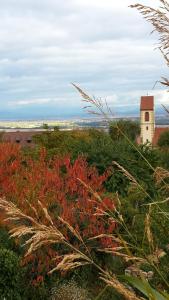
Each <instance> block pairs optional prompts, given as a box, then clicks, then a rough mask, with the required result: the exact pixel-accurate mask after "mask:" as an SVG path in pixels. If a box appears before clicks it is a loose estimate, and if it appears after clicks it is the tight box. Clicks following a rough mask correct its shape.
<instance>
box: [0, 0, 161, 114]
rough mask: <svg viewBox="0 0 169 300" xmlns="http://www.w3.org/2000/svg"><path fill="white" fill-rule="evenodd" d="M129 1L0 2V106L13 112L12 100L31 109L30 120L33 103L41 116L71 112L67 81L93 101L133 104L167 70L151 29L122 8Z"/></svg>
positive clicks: (75, 101) (74, 103)
mask: <svg viewBox="0 0 169 300" xmlns="http://www.w3.org/2000/svg"><path fill="white" fill-rule="evenodd" d="M132 1H133V0H131V1H129V0H119V1H118V2H117V3H115V1H114V0H107V2H105V1H104V5H103V1H101V0H97V1H96V0H90V1H89V0H64V1H58V0H41V1H40V0H39V1H38V0H37V1H32V0H15V1H14V0H6V1H3V3H2V5H1V11H0V66H1V68H0V103H1V107H2V108H3V109H4V110H10V109H14V108H12V107H14V104H16V102H17V101H18V104H19V106H22V105H23V106H24V105H25V104H24V103H27V106H28V105H29V107H30V112H29V113H30V114H31V111H32V112H33V110H34V108H35V105H36V107H38V109H39V111H43V112H44V110H45V109H46V108H47V107H48V109H49V112H50V111H51V112H52V111H53V108H54V107H57V106H59V107H60V111H61V107H63V110H66V109H67V110H68V111H69V107H72V109H73V108H74V109H75V111H77V110H78V109H79V108H80V106H81V104H80V102H79V97H78V95H77V94H76V92H75V91H74V90H73V88H72V87H71V86H70V84H69V83H70V82H72V81H73V82H77V83H79V84H81V85H82V86H83V87H86V88H87V89H88V90H89V91H91V93H93V94H96V95H98V96H99V95H100V96H108V97H110V98H111V96H110V95H111V94H112V95H114V96H112V99H114V103H115V104H116V105H118V104H119V101H120V103H121V102H122V105H125V106H126V105H127V103H128V102H129V101H130V100H131V99H132V101H133V103H136V102H135V101H138V98H139V93H138V91H140V95H141V94H142V93H143V92H144V91H147V90H151V87H152V86H153V85H154V82H155V81H156V80H158V79H159V78H160V76H162V75H165V74H166V73H167V68H166V67H165V65H164V63H163V61H162V58H161V56H160V53H159V52H158V51H154V50H153V49H154V47H155V45H156V44H155V43H156V38H157V37H156V36H155V35H150V34H149V33H150V31H151V26H149V25H148V24H147V23H146V22H145V20H143V19H142V17H141V16H139V14H138V13H137V12H136V11H134V10H131V9H129V8H128V5H129V4H130V2H132ZM134 2H135V1H134ZM144 2H145V3H147V4H151V3H150V0H147V1H146V0H145V1H144ZM154 2H155V3H156V2H157V1H156V0H155V1H154ZM135 91H136V94H135V96H133V93H134V92H135ZM44 99H51V101H47V100H44ZM160 99H163V98H162V96H161V94H159V96H158V101H159V102H160ZM45 101H46V102H45ZM127 101H128V102H127ZM12 103H13V106H12V105H11V104H12ZM38 104H39V106H37V105H38ZM120 105H121V104H120ZM17 106H18V105H17ZM44 107H45V109H44Z"/></svg>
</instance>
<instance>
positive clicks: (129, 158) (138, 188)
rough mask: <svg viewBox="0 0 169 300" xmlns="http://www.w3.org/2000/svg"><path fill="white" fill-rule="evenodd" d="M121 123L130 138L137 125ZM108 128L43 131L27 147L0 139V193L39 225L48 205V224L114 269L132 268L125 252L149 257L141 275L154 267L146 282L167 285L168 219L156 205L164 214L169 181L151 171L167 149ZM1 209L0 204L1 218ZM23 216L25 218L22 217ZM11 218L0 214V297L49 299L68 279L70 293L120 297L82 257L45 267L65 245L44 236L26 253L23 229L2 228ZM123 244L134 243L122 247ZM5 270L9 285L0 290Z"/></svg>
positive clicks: (121, 272) (8, 225) (119, 271)
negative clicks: (16, 234) (17, 234)
mask: <svg viewBox="0 0 169 300" xmlns="http://www.w3.org/2000/svg"><path fill="white" fill-rule="evenodd" d="M120 124H121V123H120ZM116 125H118V124H116ZM131 125H132V126H131ZM113 126H114V125H113ZM126 126H127V128H128V129H127V136H130V137H131V135H133V132H132V130H133V126H136V128H137V126H138V125H137V124H131V123H130V122H129V124H126ZM130 128H131V135H130ZM109 132H110V133H105V132H103V131H100V130H96V129H90V130H84V131H72V132H62V131H59V129H55V130H54V131H49V130H47V131H46V132H44V134H42V135H39V136H37V137H36V138H35V142H36V145H35V147H34V148H27V149H26V148H25V149H20V148H19V146H18V145H12V144H3V143H1V144H0V195H1V197H5V198H6V200H7V201H9V202H11V201H12V203H14V204H15V205H17V207H18V208H19V209H21V211H22V213H24V214H25V215H29V216H30V217H31V218H35V219H36V220H37V222H38V223H39V224H44V225H45V226H48V223H49V216H48V214H47V211H48V213H49V214H50V217H51V218H52V224H54V225H55V226H56V227H57V228H60V230H61V232H62V234H64V236H66V238H67V241H68V243H70V244H71V245H72V246H73V247H75V249H78V251H84V252H85V253H87V254H88V255H89V257H92V259H93V260H94V261H95V263H96V265H99V266H100V267H101V268H103V269H105V270H109V272H110V271H112V272H113V273H114V274H116V276H120V275H124V273H125V272H126V270H128V268H129V270H130V267H133V268H135V269H137V265H135V264H134V259H132V258H130V256H131V257H132V256H133V257H135V256H136V257H141V258H142V259H145V257H153V260H152V261H150V262H149V263H147V261H146V260H145V261H144V263H142V264H141V267H140V268H141V270H142V272H143V273H145V274H149V272H150V274H151V272H153V276H152V279H151V284H152V285H154V286H159V287H160V288H161V289H167V288H168V287H167V286H166V284H165V280H166V281H167V282H168V279H169V278H168V266H167V263H168V259H167V256H168V255H167V253H168V243H169V240H168V236H167V235H166V231H168V229H169V228H168V227H169V225H168V220H167V219H166V218H164V215H163V214H162V213H161V214H159V207H160V210H161V211H163V212H165V213H168V204H167V202H164V203H161V204H160V202H159V201H160V200H161V199H165V197H168V188H167V186H165V188H164V186H163V185H164V184H163V181H160V180H159V171H161V170H162V169H160V170H159V169H157V170H156V168H157V167H161V168H162V167H163V166H165V167H166V165H165V163H164V162H165V156H166V153H165V152H164V151H163V148H155V149H153V148H150V147H147V146H138V145H136V144H135V142H134V141H132V142H131V143H129V142H128V141H126V136H125V135H126V134H125V135H121V137H120V138H118V139H114V138H113V135H112V125H111V127H110V131H109ZM143 157H144V158H143ZM155 170H156V171H155ZM160 178H161V177H160ZM166 180H168V179H166ZM157 183H158V185H157ZM156 201H157V202H159V207H157V206H154V207H153V208H152V209H151V214H150V210H149V207H148V206H147V204H148V203H150V202H156ZM14 215H15V214H14ZM14 215H13V217H14ZM3 216H4V213H3V211H2V212H1V221H2V219H3ZM147 216H149V217H150V219H151V231H152V234H153V238H152V239H153V242H152V241H150V239H149V237H147V234H146V226H145V222H146V220H147V222H148V219H146V218H147ZM46 217H47V218H46ZM22 218H24V217H22ZM120 218H122V219H120ZM149 221H150V220H149ZM18 222H19V219H15V218H14V224H13V225H14V226H16V225H18ZM29 222H30V220H27V221H24V224H29ZM13 225H12V224H11V222H9V221H7V222H6V223H5V225H4V222H3V221H2V224H1V231H0V241H1V249H0V265H1V264H2V266H3V267H2V268H1V275H2V277H0V290H2V291H1V295H3V296H2V297H3V298H4V297H6V299H25V300H26V299H49V297H50V295H53V296H52V297H53V299H60V298H57V297H59V294H58V295H57V292H56V291H57V289H61V290H62V288H61V286H62V285H64V289H68V288H69V286H72V283H71V282H72V280H73V282H74V283H73V284H74V285H75V288H74V289H75V293H76V292H77V291H78V293H81V296H79V297H81V299H86V298H83V294H84V290H85V295H88V296H85V297H88V299H94V298H95V297H97V296H98V295H99V294H100V296H99V298H97V299H102V300H106V299H122V296H121V295H119V294H118V293H117V291H115V290H114V288H109V287H105V284H104V283H103V282H102V281H99V278H98V280H97V283H96V276H97V268H96V267H95V265H92V264H89V263H87V264H86V263H85V262H83V261H81V262H80V263H81V267H80V268H79V269H76V268H75V269H74V268H72V269H71V268H70V270H69V271H66V270H64V271H62V272H61V273H60V272H59V270H58V271H56V272H53V273H52V274H49V271H50V270H51V269H53V268H55V267H56V265H57V264H59V263H60V262H61V257H62V256H65V255H68V253H69V250H68V246H66V245H64V246H63V245H60V244H58V245H57V243H56V244H52V245H51V244H50V243H49V242H48V243H46V246H45V245H43V247H42V248H41V249H39V248H38V249H37V251H33V252H31V251H30V252H29V253H28V255H26V257H24V253H25V251H27V250H28V245H25V246H24V247H20V245H21V244H23V243H24V242H25V241H26V240H27V236H24V237H22V238H21V239H19V238H17V239H14V240H13V239H12V240H11V239H9V237H8V233H7V232H8V230H9V229H11V230H13V228H14V227H13ZM79 233H80V237H79ZM131 236H132V239H131ZM94 237H99V238H94ZM112 237H113V238H112ZM93 238H94V239H93ZM81 239H82V240H83V242H82V241H81ZM121 243H122V244H123V247H122V245H121ZM127 243H130V244H131V245H132V247H131V248H130V247H129V248H128V246H127ZM42 244H43V243H42ZM124 245H125V247H124ZM86 247H87V248H86ZM86 249H87V250H86ZM106 249H107V250H106ZM118 249H119V250H118ZM120 249H121V250H120ZM129 249H130V250H129ZM86 251H87V252H86ZM157 252H158V253H157ZM159 253H160V254H159ZM161 253H162V254H163V255H161ZM85 255H86V254H85ZM4 257H6V258H5V261H6V263H5V265H4ZM127 257H128V259H127ZM53 259H54V260H53ZM83 264H85V265H86V266H83ZM157 266H158V272H157V270H156V269H157ZM14 270H15V272H16V276H14V274H13V272H14ZM127 272H128V271H127ZM159 273H160V274H161V275H159ZM147 276H148V275H147ZM9 277H10V278H11V280H10V286H9V287H8V288H7V289H4V285H5V286H7V283H6V281H7V282H9ZM1 278H4V279H3V280H1ZM12 278H13V279H12ZM163 278H164V279H165V280H163ZM76 285H77V286H78V287H77V288H76ZM52 291H55V293H54V294H52V293H53V292H52ZM62 292H63V293H67V292H64V290H62ZM10 295H15V296H10ZM11 297H13V298H11ZM54 297H55V298H54ZM3 298H2V299H3ZM68 299H69V298H68ZM79 299H80V298H79Z"/></svg>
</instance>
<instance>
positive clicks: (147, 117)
mask: <svg viewBox="0 0 169 300" xmlns="http://www.w3.org/2000/svg"><path fill="white" fill-rule="evenodd" d="M149 119H150V116H149V112H148V111H146V112H145V121H146V122H149Z"/></svg>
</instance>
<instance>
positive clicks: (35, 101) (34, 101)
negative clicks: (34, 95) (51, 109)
mask: <svg viewBox="0 0 169 300" xmlns="http://www.w3.org/2000/svg"><path fill="white" fill-rule="evenodd" d="M53 101H55V100H52V99H47V98H44V99H43V98H41V99H30V100H19V101H14V102H9V103H8V105H19V106H20V105H21V106H22V105H32V104H45V103H50V102H53Z"/></svg>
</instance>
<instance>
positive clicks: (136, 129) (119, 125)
mask: <svg viewBox="0 0 169 300" xmlns="http://www.w3.org/2000/svg"><path fill="white" fill-rule="evenodd" d="M139 133H140V126H139V123H137V122H134V121H130V120H119V121H118V122H114V123H111V124H110V127H109V134H110V136H111V138H112V139H113V140H114V141H116V140H121V139H124V135H126V136H127V137H128V138H129V139H130V140H132V141H135V139H136V137H137V136H138V135H139Z"/></svg>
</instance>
